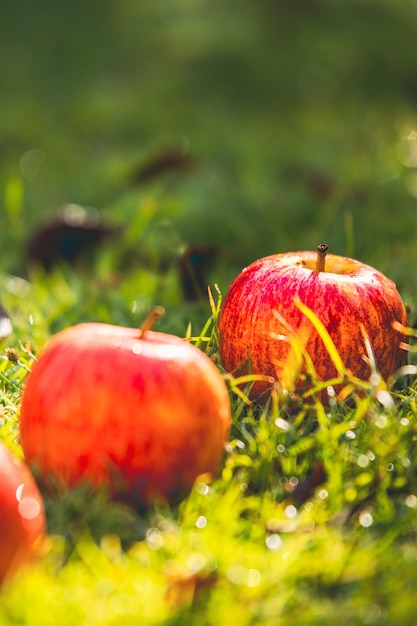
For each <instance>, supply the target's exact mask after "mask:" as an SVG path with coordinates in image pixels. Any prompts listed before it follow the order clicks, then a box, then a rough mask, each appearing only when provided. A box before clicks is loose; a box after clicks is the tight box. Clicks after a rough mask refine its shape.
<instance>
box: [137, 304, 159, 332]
mask: <svg viewBox="0 0 417 626" xmlns="http://www.w3.org/2000/svg"><path fill="white" fill-rule="evenodd" d="M164 313H165V309H164V307H162V306H155V307H154V308H153V309H152V310H151V311H150V313H149V314H148V316H147V317H146V319H145V320H144V321H143V322H142V324H141V325H140V327H139V332H140V336H141V337H143V335H144V334H145V333H146V332H147V331H148V330H150V329H151V328H152V327H153V326H154V325H155V324H156V322H157V321H158V320H160V319H161V317H162V316H163V315H164Z"/></svg>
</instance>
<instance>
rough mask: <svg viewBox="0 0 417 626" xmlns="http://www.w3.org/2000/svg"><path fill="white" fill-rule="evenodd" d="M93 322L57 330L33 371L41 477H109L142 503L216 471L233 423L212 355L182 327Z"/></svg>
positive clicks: (31, 413) (28, 415)
mask: <svg viewBox="0 0 417 626" xmlns="http://www.w3.org/2000/svg"><path fill="white" fill-rule="evenodd" d="M160 313H161V311H160V310H159V309H156V310H155V311H154V312H153V314H152V315H151V316H150V317H149V318H148V320H147V321H146V322H145V324H144V325H143V326H142V328H141V329H136V328H124V327H120V326H113V325H109V324H101V323H84V324H79V325H76V326H73V327H70V328H68V329H66V330H64V331H62V332H60V333H58V334H56V335H55V336H53V337H52V338H51V339H50V340H49V341H48V342H47V344H46V345H45V346H44V349H43V350H42V351H41V353H40V355H39V358H38V360H37V361H36V362H35V364H34V366H33V368H32V371H31V373H30V374H29V376H28V379H27V382H26V386H25V389H24V393H23V399H22V406H21V444H22V447H23V450H24V453H25V457H26V459H27V461H28V463H29V464H30V465H31V466H34V467H35V468H36V471H37V472H38V473H39V475H40V476H41V478H42V477H47V476H51V477H53V478H54V479H56V480H57V481H59V482H60V483H62V484H63V485H65V486H69V487H72V486H74V485H76V484H78V483H80V482H82V481H86V482H89V483H90V484H91V485H93V486H100V485H107V486H108V487H109V488H110V490H111V492H112V493H113V494H114V495H115V496H116V497H119V498H122V499H124V500H126V501H128V502H129V503H132V504H134V505H136V506H138V507H144V506H146V505H147V504H149V503H150V502H151V501H152V500H153V498H156V497H160V496H162V497H164V498H167V499H168V500H169V501H173V500H176V499H178V498H180V497H182V496H183V495H185V494H186V493H187V492H188V491H189V490H190V489H191V487H192V485H193V482H194V480H195V478H196V477H197V476H198V475H199V474H201V473H205V472H208V473H215V472H216V471H217V470H218V467H219V464H220V462H221V459H222V455H223V451H224V444H225V441H226V438H227V435H228V431H229V426H230V419H231V417H230V403H229V398H228V392H227V387H226V384H225V382H224V380H223V377H222V376H221V374H220V372H219V370H218V369H217V368H216V366H215V365H214V363H213V362H212V361H211V360H210V358H209V357H208V356H207V355H206V354H204V353H203V352H202V351H201V350H199V349H198V348H196V347H195V346H193V345H191V344H189V343H187V342H186V341H185V340H183V339H181V338H179V337H176V336H174V335H170V334H166V333H162V332H155V331H152V330H151V329H150V327H151V326H152V324H153V321H154V318H155V317H157V316H158V315H159V314H160Z"/></svg>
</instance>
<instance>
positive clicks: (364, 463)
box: [356, 454, 370, 467]
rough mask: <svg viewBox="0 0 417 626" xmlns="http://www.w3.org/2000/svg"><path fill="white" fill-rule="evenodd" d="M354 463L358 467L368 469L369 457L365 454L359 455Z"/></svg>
mask: <svg viewBox="0 0 417 626" xmlns="http://www.w3.org/2000/svg"><path fill="white" fill-rule="evenodd" d="M356 463H357V464H358V465H359V467H368V465H369V463H370V459H369V456H368V455H367V454H360V455H359V456H358V459H357V461H356Z"/></svg>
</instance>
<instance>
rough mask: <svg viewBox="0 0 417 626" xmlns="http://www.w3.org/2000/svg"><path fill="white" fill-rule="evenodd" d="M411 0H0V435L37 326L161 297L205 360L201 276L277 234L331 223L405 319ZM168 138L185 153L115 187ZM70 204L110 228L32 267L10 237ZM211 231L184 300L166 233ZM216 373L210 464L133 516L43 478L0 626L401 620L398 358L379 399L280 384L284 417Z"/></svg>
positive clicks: (410, 535)
mask: <svg viewBox="0 0 417 626" xmlns="http://www.w3.org/2000/svg"><path fill="white" fill-rule="evenodd" d="M416 10H417V4H416V2H415V1H414V0H410V1H407V2H402V3H400V2H398V3H393V2H392V1H391V0H365V1H364V0H360V1H356V0H354V1H353V2H352V1H351V0H349V1H347V0H337V1H335V0H315V1H314V2H313V1H311V2H303V1H302V0H292V1H287V0H279V1H278V2H275V1H274V2H272V1H271V0H263V1H262V2H251V1H250V0H243V1H239V2H236V1H233V0H232V1H230V2H227V3H225V2H222V1H221V0H211V1H210V2H199V3H195V2H190V1H189V0H174V1H173V2H170V3H160V2H155V1H153V0H144V1H143V2H135V1H134V0H124V1H123V2H113V1H112V0H109V1H108V2H104V3H103V2H98V0H91V1H90V2H88V3H85V2H81V0H74V2H71V3H69V4H68V6H65V7H62V6H59V8H58V9H57V6H56V3H53V2H51V1H50V0H42V1H41V2H38V3H32V2H30V1H29V0H22V1H21V2H19V3H9V6H8V7H7V8H4V9H2V25H3V29H2V30H3V32H2V35H1V38H0V92H1V94H2V99H1V100H2V101H1V105H0V106H1V116H0V210H1V212H2V227H1V229H0V250H1V256H0V287H1V289H0V300H1V303H2V305H3V306H4V307H5V309H6V310H7V312H8V314H9V316H10V318H11V320H12V322H13V328H14V332H13V334H12V335H11V336H10V337H8V338H7V339H5V340H2V342H1V344H0V357H1V358H0V411H1V413H0V439H1V440H2V441H4V442H5V443H6V444H7V445H8V446H9V447H10V448H11V449H12V450H13V451H14V452H15V453H16V454H18V455H21V454H22V450H21V448H20V445H19V407H20V398H21V391H22V388H23V385H24V381H25V377H26V375H27V372H28V370H29V369H30V367H31V364H32V362H33V359H34V358H35V357H36V355H37V354H38V353H39V351H40V349H41V348H42V346H43V345H44V343H45V342H46V340H47V339H48V337H50V336H51V334H53V333H55V332H57V331H59V330H61V329H62V328H65V327H67V326H69V325H71V324H74V323H77V322H79V321H86V320H98V321H103V322H109V323H115V324H124V325H129V326H137V325H139V324H140V322H141V321H142V319H143V318H144V316H145V314H146V312H147V311H148V310H149V309H150V308H151V307H152V306H154V305H156V304H160V305H162V306H164V308H165V310H166V315H165V317H164V318H163V319H162V321H161V323H160V325H159V327H158V328H159V329H160V330H166V331H167V332H172V333H175V334H177V335H180V336H186V335H187V336H188V337H191V338H192V340H193V341H195V343H196V344H197V345H199V346H200V347H201V348H203V349H206V350H207V351H208V353H209V354H210V356H211V358H213V360H214V361H215V363H216V364H217V365H218V366H219V367H220V368H221V365H220V363H219V358H218V350H217V335H216V307H217V303H218V300H217V299H218V297H219V291H220V293H221V294H223V295H224V294H225V293H226V290H227V286H228V285H229V283H230V282H231V281H232V280H233V278H234V277H235V276H236V275H237V273H238V272H239V271H240V270H241V269H242V267H243V266H245V265H247V264H248V263H250V262H251V261H253V260H255V259H256V258H259V257H261V256H265V255H267V254H271V253H274V252H284V251H287V250H301V249H315V248H316V246H317V244H318V243H320V242H323V241H326V242H327V243H328V244H329V245H330V248H331V252H333V253H336V254H348V255H349V256H353V257H356V258H358V259H360V260H362V261H364V262H367V263H370V264H371V265H374V266H375V267H377V268H378V269H379V270H381V271H382V272H384V273H385V274H387V275H388V276H389V277H391V278H392V279H393V280H395V282H396V284H397V286H398V289H399V291H400V293H401V295H402V296H403V298H404V300H405V302H406V304H407V306H408V307H409V310H410V325H411V326H414V325H415V322H416V316H417V265H416V263H415V259H416V256H417V239H416V228H415V209H416V198H417V191H416V166H417V160H416V158H415V153H416V128H417V119H416V114H415V96H416V93H417V89H416V79H415V76H416V72H415V58H416V41H417V15H416ZM172 146H174V148H176V149H177V150H179V151H182V152H183V153H185V154H186V155H187V156H188V157H189V160H190V163H191V167H190V168H189V169H187V170H185V171H170V172H168V173H165V174H163V175H162V174H161V175H160V176H157V177H155V179H153V180H150V181H148V182H146V183H142V184H138V183H132V172H134V171H137V170H138V168H140V167H141V166H142V165H143V164H146V163H149V161H150V160H151V159H152V158H153V155H154V154H156V153H158V152H159V151H160V150H166V149H167V147H170V148H171V147H172ZM67 203H78V204H81V205H83V206H92V207H95V208H97V209H99V210H100V211H101V212H102V214H103V216H104V218H105V219H106V220H107V221H108V222H109V223H110V224H112V225H114V226H115V227H117V228H118V229H119V230H118V233H117V236H116V238H115V239H114V240H113V242H112V244H111V245H108V246H103V248H102V249H100V250H97V251H95V252H93V253H92V255H91V256H90V257H89V258H88V260H87V262H85V263H84V264H81V265H79V266H76V267H69V266H64V265H62V266H59V267H56V269H55V270H54V272H53V273H52V274H45V273H43V272H41V271H38V270H35V269H34V268H29V269H28V268H27V267H26V265H25V262H24V254H25V249H26V245H27V241H28V238H29V236H30V234H31V233H32V232H33V230H34V229H35V228H36V227H37V226H38V225H40V224H41V223H43V222H44V221H45V220H47V219H49V218H50V217H51V216H52V215H53V214H54V212H55V211H56V210H57V209H58V208H59V207H60V206H61V205H64V204H67ZM208 245H215V246H216V247H217V250H218V253H217V256H216V258H215V260H214V262H213V264H212V265H211V266H210V267H209V268H208V270H207V277H206V278H207V280H206V282H207V285H210V287H211V293H212V294H213V299H214V305H213V304H210V302H209V301H208V299H207V297H206V295H205V294H203V296H202V297H201V298H200V299H198V300H196V301H187V300H185V299H184V296H183V292H182V286H181V280H180V276H179V273H178V260H179V258H180V255H181V252H182V251H183V249H184V247H186V246H208ZM213 310H214V313H213ZM412 343H415V338H414V337H412ZM10 349H12V350H16V351H17V353H18V361H17V362H16V360H15V359H14V354H13V353H12V360H10V359H9V356H10V354H11V353H10ZM415 362H416V355H415V351H411V353H410V363H411V364H412V365H413V364H414V363H415ZM121 375H122V374H121ZM226 380H227V384H228V386H229V389H230V400H231V403H232V410H233V424H232V429H231V433H230V440H229V442H228V445H227V449H226V450H225V457H224V462H223V464H222V467H221V468H220V471H219V474H218V476H216V477H215V478H214V479H213V480H212V481H210V482H209V483H208V484H207V483H205V482H204V480H202V482H197V484H196V485H195V487H194V489H193V491H192V493H191V494H190V495H189V497H187V498H186V499H185V500H184V501H183V502H181V503H180V504H179V505H178V506H177V507H172V508H169V507H165V508H164V507H161V508H159V509H157V510H156V509H152V510H149V511H147V512H146V514H143V515H139V514H138V513H136V512H135V511H133V510H131V509H129V508H127V507H123V506H121V505H120V504H116V503H113V502H111V500H110V499H109V498H108V496H107V494H106V493H105V492H102V493H90V492H89V491H88V489H87V488H86V487H82V488H79V489H76V490H74V491H72V492H69V493H66V492H62V491H59V490H57V491H56V492H55V493H49V494H46V493H45V494H44V497H45V504H46V511H47V516H48V527H49V539H48V545H47V547H46V550H45V554H44V557H43V558H42V559H41V561H40V562H39V563H38V564H37V565H36V566H35V567H34V568H32V569H30V570H28V571H27V572H26V571H25V572H21V574H20V575H19V576H18V577H17V578H16V579H15V580H14V581H12V582H11V583H10V585H8V586H7V588H5V589H4V590H3V592H2V594H1V596H0V624H5V626H8V625H16V626H17V625H28V626H37V625H38V624H39V626H48V624H51V625H52V624H54V625H55V624H62V625H65V624H68V625H70V624H71V626H72V625H73V624H74V623H75V624H77V623H78V624H80V626H82V625H86V626H87V625H90V624H93V625H94V626H118V625H120V626H128V625H129V624H132V625H133V624H134V625H135V626H136V625H137V624H141V625H142V624H143V626H148V625H154V624H158V625H159V624H168V625H176V624H178V626H180V625H181V626H183V625H184V624H193V625H194V624H195V625H198V626H200V625H202V626H204V625H207V626H208V625H213V626H218V625H222V624H225V625H226V624H227V625H229V624H239V626H246V625H248V626H249V625H250V626H252V625H255V624H267V625H268V626H269V625H272V624H277V625H287V624H295V625H297V626H298V625H304V624H312V625H313V624H323V625H327V624H329V625H330V624H331V625H332V626H333V624H334V623H340V624H341V625H342V624H343V625H344V624H346V625H349V626H357V625H359V624H371V625H372V624H376V625H377V626H398V625H400V624H401V625H403V624H404V625H407V624H410V626H411V625H414V622H415V594H416V592H417V582H416V580H417V578H416V576H415V571H416V566H417V449H416V442H417V405H416V390H417V376H416V372H415V370H414V369H413V368H412V369H411V370H410V372H409V373H408V375H407V377H405V376H403V377H400V378H398V379H397V380H396V381H394V382H393V385H392V387H391V388H390V397H392V402H391V401H388V399H387V396H386V394H381V393H380V391H381V389H380V387H378V385H377V384H371V383H369V384H366V385H364V387H363V389H362V393H361V395H360V397H359V396H358V398H357V400H356V404H355V406H352V405H349V404H337V403H336V404H330V407H328V408H326V409H325V408H323V406H322V405H321V404H320V403H319V402H318V401H317V402H315V403H313V404H312V403H311V398H310V400H309V402H308V403H307V398H300V399H296V401H295V408H296V409H297V410H296V411H294V404H293V405H291V406H289V405H288V404H287V403H286V402H285V401H283V400H282V399H280V398H276V397H274V398H272V399H271V402H270V403H269V404H267V405H265V406H264V407H252V406H250V405H249V404H248V403H247V402H246V401H245V384H244V382H243V381H239V380H237V381H236V380H233V379H232V378H230V377H228V376H226ZM290 409H291V410H290ZM0 532H1V524H0Z"/></svg>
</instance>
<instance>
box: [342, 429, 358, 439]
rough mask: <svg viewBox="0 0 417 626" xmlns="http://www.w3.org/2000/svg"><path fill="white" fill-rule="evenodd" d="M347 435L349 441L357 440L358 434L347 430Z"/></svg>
mask: <svg viewBox="0 0 417 626" xmlns="http://www.w3.org/2000/svg"><path fill="white" fill-rule="evenodd" d="M345 435H346V438H347V439H355V438H356V434H355V433H354V432H353V430H347V431H346V433H345Z"/></svg>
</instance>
